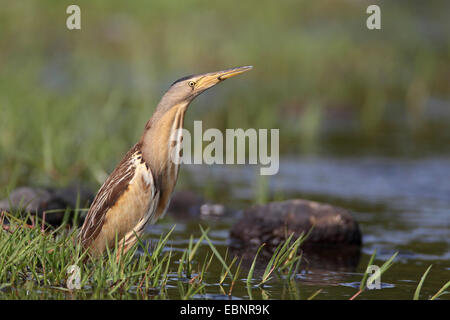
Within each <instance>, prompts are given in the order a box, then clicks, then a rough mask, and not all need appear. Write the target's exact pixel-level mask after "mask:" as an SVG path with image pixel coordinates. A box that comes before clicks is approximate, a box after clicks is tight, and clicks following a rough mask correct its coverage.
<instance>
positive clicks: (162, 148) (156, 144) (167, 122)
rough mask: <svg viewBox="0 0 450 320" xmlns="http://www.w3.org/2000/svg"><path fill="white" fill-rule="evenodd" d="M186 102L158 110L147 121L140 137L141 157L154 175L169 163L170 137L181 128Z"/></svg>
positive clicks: (162, 170)
mask: <svg viewBox="0 0 450 320" xmlns="http://www.w3.org/2000/svg"><path fill="white" fill-rule="evenodd" d="M187 106H188V103H182V104H178V105H175V106H173V107H172V108H170V109H169V110H167V111H166V112H164V113H162V114H160V113H158V111H156V112H155V114H154V115H153V116H152V118H151V119H150V120H149V121H148V123H147V125H146V127H145V131H144V134H143V135H142V138H141V143H142V147H141V151H142V157H143V159H144V160H145V162H146V163H147V164H148V165H149V166H150V168H151V169H152V173H153V174H154V175H155V176H157V177H158V176H160V175H161V174H162V173H163V172H164V171H165V170H166V168H167V166H168V165H170V163H171V161H172V160H171V158H170V152H171V147H170V144H171V137H172V135H173V134H174V132H175V131H176V130H177V129H181V128H183V122H184V114H185V112H186V109H187Z"/></svg>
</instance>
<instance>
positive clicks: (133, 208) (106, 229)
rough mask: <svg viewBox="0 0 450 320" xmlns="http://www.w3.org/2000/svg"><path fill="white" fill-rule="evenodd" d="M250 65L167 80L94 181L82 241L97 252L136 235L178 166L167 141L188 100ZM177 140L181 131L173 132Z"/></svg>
mask: <svg viewBox="0 0 450 320" xmlns="http://www.w3.org/2000/svg"><path fill="white" fill-rule="evenodd" d="M251 69H252V66H244V67H237V68H232V69H227V70H222V71H216V72H209V73H203V74H196V75H189V76H186V77H183V78H180V79H178V80H176V81H175V82H173V83H172V85H171V86H170V87H169V89H168V90H167V91H166V93H165V94H164V95H163V97H162V98H161V100H160V102H159V103H158V105H157V107H156V110H155V111H154V113H153V115H152V116H151V118H150V119H149V120H148V121H147V123H146V124H145V127H144V132H143V134H142V136H141V138H140V140H139V141H138V142H137V143H136V144H135V145H134V146H133V147H132V148H131V149H130V150H129V151H128V152H127V153H126V154H125V156H124V157H123V158H122V160H121V161H120V162H119V164H118V165H117V166H116V168H115V169H114V170H113V171H112V173H111V174H110V175H109V177H108V178H107V179H106V180H105V182H104V183H103V185H102V186H101V187H100V189H99V191H98V192H97V195H96V196H95V198H94V200H93V202H92V204H91V206H90V208H89V211H88V213H87V215H86V218H85V221H84V223H83V225H82V227H81V229H80V232H79V234H78V239H79V241H80V242H81V245H82V247H83V248H84V249H85V250H87V251H88V252H89V253H90V254H91V255H93V256H101V255H103V254H104V253H105V251H106V250H107V248H110V249H112V248H114V247H115V246H116V243H117V247H118V249H119V254H121V253H126V252H127V251H128V250H130V248H132V247H133V245H134V244H135V243H136V242H137V241H138V237H140V236H141V235H142V234H143V232H144V230H145V228H146V226H147V225H148V224H154V223H155V222H156V221H157V220H158V219H159V218H161V217H163V216H164V214H165V212H166V211H167V207H168V205H169V203H170V199H171V196H172V194H173V191H174V188H175V185H176V182H177V178H178V172H179V162H177V161H173V159H172V158H171V155H170V154H169V153H170V152H171V151H170V150H171V147H173V143H174V140H173V137H174V135H180V132H181V130H178V129H180V128H183V123H184V115H185V113H186V110H187V108H188V106H189V105H190V103H191V102H192V101H193V100H194V99H195V98H196V97H197V96H199V95H200V94H201V93H203V92H205V91H206V90H208V89H209V88H211V87H213V86H215V85H217V84H218V83H220V82H222V81H224V80H226V79H228V78H231V77H234V76H236V75H239V74H241V73H244V72H246V71H249V70H251ZM175 139H179V140H176V141H180V142H181V141H182V140H181V139H182V136H181V137H180V136H176V137H175Z"/></svg>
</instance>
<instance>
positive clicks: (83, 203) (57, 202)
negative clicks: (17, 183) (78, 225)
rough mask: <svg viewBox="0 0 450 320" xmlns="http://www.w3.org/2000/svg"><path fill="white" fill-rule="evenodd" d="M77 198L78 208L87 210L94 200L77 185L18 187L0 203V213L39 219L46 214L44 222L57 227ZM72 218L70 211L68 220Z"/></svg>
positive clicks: (88, 192)
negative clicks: (9, 212) (37, 217)
mask: <svg viewBox="0 0 450 320" xmlns="http://www.w3.org/2000/svg"><path fill="white" fill-rule="evenodd" d="M77 198H79V207H80V208H87V207H89V204H90V203H91V202H92V200H93V199H94V194H93V193H92V192H90V191H89V190H88V189H86V188H84V187H80V186H78V185H72V186H69V187H67V188H63V189H52V188H32V187H20V188H17V189H15V190H14V191H12V192H11V193H10V195H9V198H6V199H4V200H1V201H0V211H1V210H5V211H22V212H30V213H32V214H37V215H38V216H39V217H40V218H42V217H43V213H44V212H47V213H46V215H45V221H46V222H47V223H50V224H52V225H59V224H61V223H62V221H63V218H64V214H65V210H66V209H75V208H76V207H77ZM52 210H54V211H53V212H52ZM55 211H56V212H55ZM84 215H85V213H84V214H82V215H81V216H80V217H79V221H80V222H82V220H83V218H84ZM72 216H73V210H70V211H69V220H71V218H72ZM69 222H70V221H69Z"/></svg>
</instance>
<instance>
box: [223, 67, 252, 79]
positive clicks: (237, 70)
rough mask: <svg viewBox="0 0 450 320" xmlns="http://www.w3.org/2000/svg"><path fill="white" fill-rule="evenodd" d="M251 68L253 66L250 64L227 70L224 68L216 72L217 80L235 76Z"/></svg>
mask: <svg viewBox="0 0 450 320" xmlns="http://www.w3.org/2000/svg"><path fill="white" fill-rule="evenodd" d="M252 68H253V67H252V66H245V67H238V68H233V69H228V70H224V71H219V72H217V74H218V75H217V78H218V79H219V80H225V79H228V78H231V77H234V76H237V75H238V74H241V73H244V72H246V71H249V70H251V69H252Z"/></svg>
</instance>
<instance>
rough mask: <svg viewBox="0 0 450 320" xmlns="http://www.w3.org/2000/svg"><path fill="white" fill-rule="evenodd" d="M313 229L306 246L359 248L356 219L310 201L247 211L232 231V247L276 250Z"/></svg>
mask: <svg viewBox="0 0 450 320" xmlns="http://www.w3.org/2000/svg"><path fill="white" fill-rule="evenodd" d="M313 226H314V228H313V229H312V231H311V233H310V235H309V236H308V238H307V239H306V240H305V242H304V243H303V246H310V245H360V244H361V232H360V229H359V226H358V223H357V222H356V220H355V219H354V217H353V215H352V214H351V213H350V212H349V211H348V210H345V209H343V208H339V207H335V206H332V205H329V204H323V203H318V202H314V201H309V200H302V199H293V200H287V201H283V202H272V203H269V204H266V205H257V206H253V207H251V208H248V209H246V210H245V211H244V212H243V216H242V218H241V219H239V220H238V221H236V222H235V223H234V225H233V226H232V229H231V231H230V238H231V240H232V242H233V246H237V247H245V246H259V245H261V244H262V243H266V245H267V246H269V247H276V246H277V245H278V244H279V243H280V242H281V241H284V240H285V239H286V238H287V237H288V236H289V235H290V234H291V233H294V234H295V235H294V237H299V236H300V234H301V233H302V232H304V233H305V234H306V233H308V232H309V231H310V229H311V228H312V227H313Z"/></svg>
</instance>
